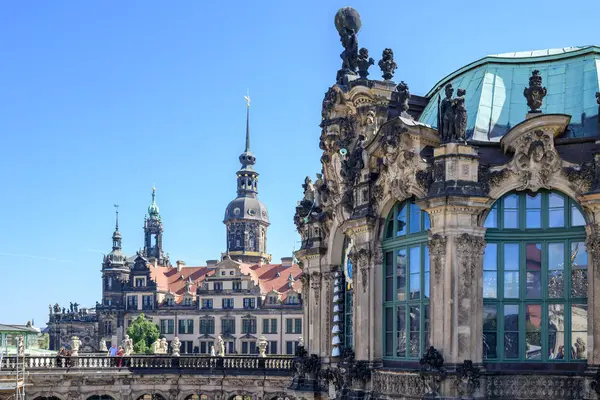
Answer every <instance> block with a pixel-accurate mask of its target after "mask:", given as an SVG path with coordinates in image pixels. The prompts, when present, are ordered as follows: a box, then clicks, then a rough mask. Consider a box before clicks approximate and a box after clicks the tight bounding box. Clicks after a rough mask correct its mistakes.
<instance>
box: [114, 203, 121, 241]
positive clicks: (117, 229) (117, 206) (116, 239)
mask: <svg viewBox="0 0 600 400" xmlns="http://www.w3.org/2000/svg"><path fill="white" fill-rule="evenodd" d="M115 209H116V211H115V213H116V222H115V232H114V233H113V237H112V239H113V250H121V232H119V205H118V204H115Z"/></svg>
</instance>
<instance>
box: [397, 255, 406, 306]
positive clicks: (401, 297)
mask: <svg viewBox="0 0 600 400" xmlns="http://www.w3.org/2000/svg"><path fill="white" fill-rule="evenodd" d="M396 299H397V300H398V301H405V300H406V249H400V250H398V251H397V252H396Z"/></svg>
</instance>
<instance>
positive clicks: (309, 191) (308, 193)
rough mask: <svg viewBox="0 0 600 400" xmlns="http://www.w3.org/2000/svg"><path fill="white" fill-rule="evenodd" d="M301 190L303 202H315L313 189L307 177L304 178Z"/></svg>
mask: <svg viewBox="0 0 600 400" xmlns="http://www.w3.org/2000/svg"><path fill="white" fill-rule="evenodd" d="M302 188H303V189H304V200H303V201H305V202H307V203H310V204H313V203H314V201H315V187H314V185H313V183H312V180H311V179H310V177H309V176H307V177H306V178H304V185H302Z"/></svg>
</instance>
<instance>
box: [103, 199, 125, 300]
mask: <svg viewBox="0 0 600 400" xmlns="http://www.w3.org/2000/svg"><path fill="white" fill-rule="evenodd" d="M115 208H116V223H115V231H114V232H113V235H112V242H113V245H112V251H111V252H110V253H108V254H107V255H105V256H104V259H103V261H102V305H103V306H115V307H116V306H119V305H120V304H121V302H122V294H121V285H122V282H123V281H127V279H128V278H129V267H128V266H127V260H126V259H127V258H126V257H125V254H123V250H122V244H121V242H122V237H121V232H119V206H118V205H115Z"/></svg>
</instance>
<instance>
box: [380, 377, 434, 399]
mask: <svg viewBox="0 0 600 400" xmlns="http://www.w3.org/2000/svg"><path fill="white" fill-rule="evenodd" d="M372 384H373V391H374V392H375V393H377V394H388V395H391V396H398V394H402V395H405V396H411V397H414V398H422V396H424V395H425V384H424V380H423V378H421V376H419V374H416V373H415V374H411V373H407V372H387V371H374V372H373V377H372Z"/></svg>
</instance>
